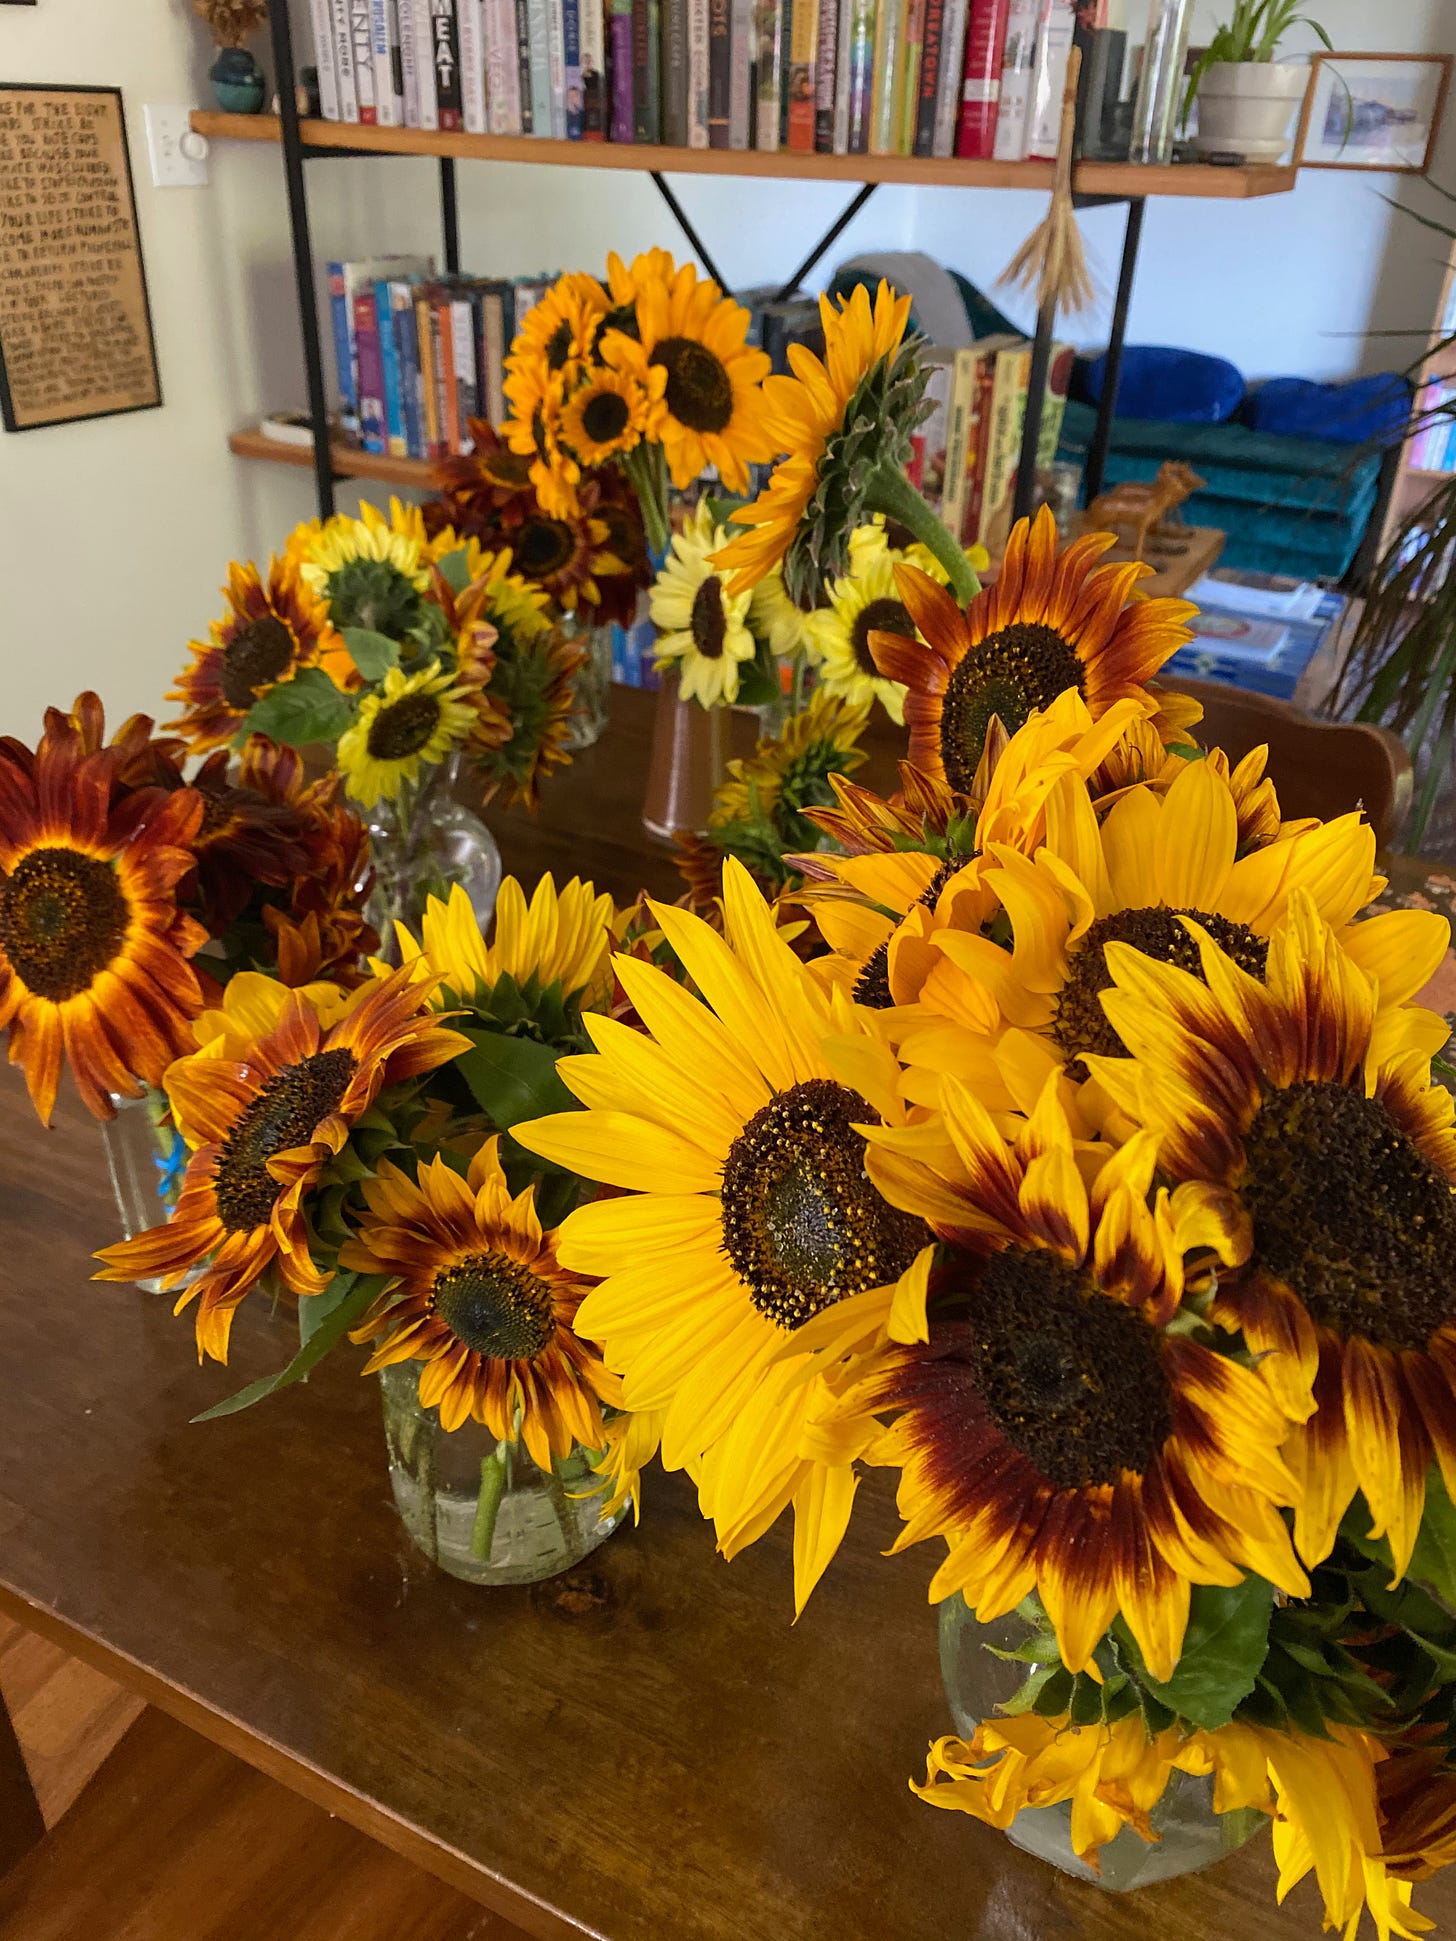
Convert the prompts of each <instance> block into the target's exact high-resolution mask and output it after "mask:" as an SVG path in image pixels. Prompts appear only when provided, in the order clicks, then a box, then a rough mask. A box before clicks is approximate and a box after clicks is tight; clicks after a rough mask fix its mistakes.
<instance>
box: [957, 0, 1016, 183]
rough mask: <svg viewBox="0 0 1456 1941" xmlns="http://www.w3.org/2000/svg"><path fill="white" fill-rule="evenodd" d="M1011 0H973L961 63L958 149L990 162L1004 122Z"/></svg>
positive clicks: (966, 156)
mask: <svg viewBox="0 0 1456 1941" xmlns="http://www.w3.org/2000/svg"><path fill="white" fill-rule="evenodd" d="M1008 9H1009V0H970V5H969V8H968V10H967V13H966V52H965V59H964V60H963V62H962V64H961V108H960V118H959V124H958V133H957V135H956V147H955V152H956V154H957V155H960V156H963V157H964V158H965V159H966V160H968V161H979V162H987V161H990V159H991V157H992V156H993V155H995V154H997V153H998V152H999V151H998V149H997V147H996V136H997V129H998V127H999V125H1000V112H999V110H1000V101H1001V63H1002V60H1003V59H1004V57H1005V51H1006V34H1007V13H1008Z"/></svg>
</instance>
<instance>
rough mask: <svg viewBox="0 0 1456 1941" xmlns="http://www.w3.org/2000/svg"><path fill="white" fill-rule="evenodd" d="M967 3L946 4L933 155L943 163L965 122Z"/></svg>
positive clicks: (949, 1) (952, 0)
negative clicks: (963, 84)
mask: <svg viewBox="0 0 1456 1941" xmlns="http://www.w3.org/2000/svg"><path fill="white" fill-rule="evenodd" d="M968 12H969V7H968V5H967V0H945V17H944V20H943V23H942V27H943V32H944V36H945V37H944V39H943V40H942V41H941V43H940V81H939V84H938V86H937V89H936V95H935V126H934V131H933V133H932V135H931V138H930V152H931V154H932V155H933V156H935V157H936V158H937V159H938V160H940V161H948V160H949V158H950V157H951V156H952V155H954V154H955V141H956V134H957V131H958V129H959V126H960V118H961V72H962V69H963V68H964V66H965V59H966V16H967V14H968Z"/></svg>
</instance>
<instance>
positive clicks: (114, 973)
mask: <svg viewBox="0 0 1456 1941" xmlns="http://www.w3.org/2000/svg"><path fill="white" fill-rule="evenodd" d="M100 710H101V704H100V702H99V701H98V700H97V699H96V696H95V695H93V694H84V695H82V696H81V698H80V700H79V701H78V702H77V704H76V713H77V715H78V716H83V718H86V719H88V720H90V719H94V720H96V721H98V722H99V719H100ZM17 746H18V744H17ZM21 757H24V759H21ZM119 759H120V756H119V753H118V752H117V751H116V750H108V749H98V750H95V751H94V752H91V753H87V752H85V742H84V738H83V734H82V731H81V729H80V728H78V726H77V725H76V720H75V718H73V717H72V716H67V715H63V714H61V713H60V712H59V710H55V709H53V710H52V711H51V712H50V713H49V715H48V716H47V720H46V728H45V732H44V734H43V735H42V736H41V739H40V743H39V745H38V746H37V748H36V750H35V753H34V755H33V756H32V755H31V754H30V751H29V750H28V749H23V748H22V749H20V751H19V754H13V753H12V752H11V750H10V747H9V745H6V746H0V1025H6V1026H8V1027H9V1037H10V1062H11V1064H13V1065H20V1066H21V1067H23V1069H24V1072H25V1082H26V1086H27V1088H28V1089H29V1092H30V1099H31V1103H32V1105H34V1107H35V1109H36V1111H37V1113H38V1114H39V1115H40V1117H41V1119H42V1121H43V1122H44V1123H45V1124H47V1125H49V1123H50V1117H51V1112H52V1110H53V1108H54V1106H55V1102H56V1088H57V1086H58V1084H59V1081H60V1074H61V1061H62V1058H64V1059H65V1061H66V1062H67V1064H69V1066H70V1068H71V1072H72V1074H73V1076H74V1078H75V1081H76V1088H77V1090H78V1091H79V1092H80V1094H81V1098H82V1101H83V1102H84V1104H85V1106H86V1108H87V1110H88V1111H89V1112H91V1113H93V1114H94V1115H95V1116H96V1117H97V1118H98V1119H110V1118H114V1117H115V1112H116V1108H115V1105H114V1104H113V1102H112V1095H113V1094H121V1095H123V1096H125V1097H127V1098H137V1097H139V1096H140V1093H141V1086H140V1085H139V1084H138V1080H142V1081H144V1082H145V1083H146V1084H148V1085H157V1084H159V1083H160V1082H161V1078H162V1074H163V1072H164V1071H165V1070H166V1068H167V1066H168V1065H169V1064H170V1063H171V1061H172V1059H173V1058H175V1057H176V1055H177V1053H178V1052H179V1051H180V1050H182V1048H183V1047H184V1046H185V1045H186V1044H188V1043H189V1042H190V1039H191V1033H190V1031H189V1030H188V1028H187V1021H188V1019H189V1018H192V1017H195V1016H196V1014H197V1012H198V1011H200V1010H201V1008H202V991H201V987H200V986H199V984H198V981H197V975H196V972H195V971H194V970H193V968H192V966H191V964H190V963H189V962H188V961H187V960H188V959H189V958H190V957H192V956H193V955H194V954H195V953H196V952H197V951H198V950H199V949H200V948H201V946H202V945H203V944H204V943H206V941H207V932H206V930H205V929H204V928H203V926H202V925H201V924H200V923H198V922H197V920H196V919H195V918H194V917H191V916H188V915H187V914H186V913H185V912H184V911H183V910H181V909H179V907H178V903H177V889H178V885H179V884H180V883H181V882H182V880H183V878H184V877H185V876H186V875H187V872H188V871H189V870H190V869H191V868H192V865H193V854H192V849H191V843H192V839H193V837H194V836H195V835H196V833H197V826H198V823H199V821H200V820H201V817H202V802H201V798H200V797H199V796H197V795H195V794H194V793H193V792H192V791H191V790H190V789H180V790H178V791H176V792H175V793H173V794H167V793H165V792H164V791H162V790H160V789H143V790H140V791H137V792H134V793H131V794H128V795H124V796H121V797H120V798H119V799H115V797H114V785H115V773H116V766H117V763H118V760H119Z"/></svg>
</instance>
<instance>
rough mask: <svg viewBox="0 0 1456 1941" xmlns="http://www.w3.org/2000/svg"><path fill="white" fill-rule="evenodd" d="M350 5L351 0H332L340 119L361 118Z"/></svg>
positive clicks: (331, 14) (351, 119)
mask: <svg viewBox="0 0 1456 1941" xmlns="http://www.w3.org/2000/svg"><path fill="white" fill-rule="evenodd" d="M349 5H350V0H330V17H331V19H332V21H333V29H334V32H333V44H334V72H335V74H336V75H337V77H338V82H339V119H340V121H357V120H358V119H359V91H358V89H357V88H356V87H355V85H354V29H353V26H352V24H351V21H350V17H349Z"/></svg>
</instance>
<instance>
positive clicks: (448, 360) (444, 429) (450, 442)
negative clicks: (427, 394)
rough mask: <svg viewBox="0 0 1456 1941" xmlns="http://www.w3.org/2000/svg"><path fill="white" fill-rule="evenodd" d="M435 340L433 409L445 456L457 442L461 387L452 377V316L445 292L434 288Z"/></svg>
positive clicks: (453, 352)
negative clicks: (436, 417) (438, 422)
mask: <svg viewBox="0 0 1456 1941" xmlns="http://www.w3.org/2000/svg"><path fill="white" fill-rule="evenodd" d="M430 315H431V317H432V319H433V323H434V329H433V336H434V343H435V410H436V413H437V414H438V417H439V421H440V455H441V457H442V458H447V457H449V456H450V455H451V453H453V452H454V451H455V449H456V447H457V445H458V443H459V437H458V433H459V425H460V391H459V387H458V385H457V383H456V380H455V320H454V315H453V306H452V304H451V301H450V297H449V295H448V293H442V292H441V291H439V290H437V291H436V292H435V297H434V301H433V302H432V303H431V305H430Z"/></svg>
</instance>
